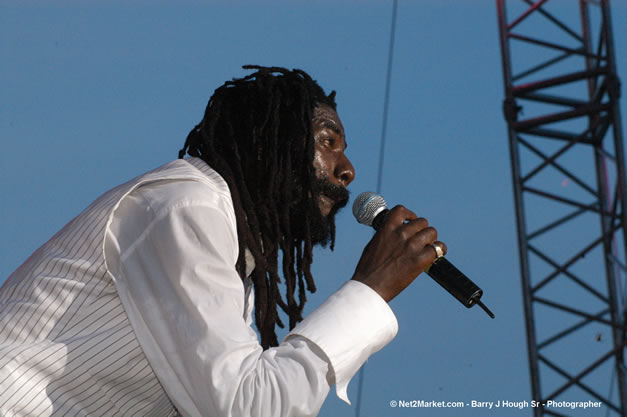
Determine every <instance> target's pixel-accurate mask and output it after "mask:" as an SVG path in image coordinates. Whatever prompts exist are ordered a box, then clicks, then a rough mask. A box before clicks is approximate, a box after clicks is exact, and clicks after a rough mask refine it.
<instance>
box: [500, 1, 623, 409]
mask: <svg viewBox="0 0 627 417" xmlns="http://www.w3.org/2000/svg"><path fill="white" fill-rule="evenodd" d="M496 5H497V10H498V23H499V34H500V43H501V56H502V63H503V79H504V84H505V100H504V106H503V110H504V114H505V119H506V121H507V126H508V135H509V145H510V157H511V167H512V178H513V188H514V202H515V207H516V223H517V231H518V244H519V256H520V269H521V281H522V290H523V303H524V310H525V323H526V331H527V347H528V360H529V368H530V377H531V393H532V397H533V399H534V400H535V401H538V402H539V403H541V404H547V401H549V400H554V401H570V402H573V401H575V402H576V401H597V402H601V403H602V406H603V413H604V414H605V415H607V416H610V415H611V416H623V417H625V416H627V380H626V374H627V372H626V369H625V349H626V346H627V339H626V319H627V317H626V313H625V311H626V310H625V301H626V297H625V294H626V292H625V288H624V287H625V277H626V276H627V273H626V267H625V265H627V261H626V260H627V233H626V231H625V225H626V224H627V221H626V220H627V202H626V199H627V189H626V187H625V161H624V159H625V153H624V148H623V139H622V126H621V119H620V109H619V95H620V82H619V79H618V77H617V75H616V64H615V55H614V45H613V38H612V28H611V17H610V6H609V0H579V1H578V2H576V1H569V2H551V1H549V0H539V1H535V2H534V1H531V0H496ZM506 5H507V11H506ZM569 9H570V10H569ZM579 412H581V410H579V411H577V410H576V409H569V408H560V407H551V406H548V405H542V406H540V407H537V408H533V413H534V415H535V416H536V417H541V416H549V415H550V416H563V415H569V414H571V413H573V414H578V413H579ZM597 415H601V414H597Z"/></svg>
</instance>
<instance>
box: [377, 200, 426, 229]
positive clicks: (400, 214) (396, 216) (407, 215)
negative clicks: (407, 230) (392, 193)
mask: <svg viewBox="0 0 627 417" xmlns="http://www.w3.org/2000/svg"><path fill="white" fill-rule="evenodd" d="M417 218H418V216H416V213H414V212H413V211H411V210H410V209H408V208H407V207H405V206H401V205H398V206H395V207H394V208H393V209H392V210H390V212H389V213H388V214H387V218H386V219H385V224H384V225H383V227H384V228H386V229H390V230H392V229H396V228H397V227H399V226H402V225H404V224H405V222H408V221H409V222H411V221H412V220H415V219H417Z"/></svg>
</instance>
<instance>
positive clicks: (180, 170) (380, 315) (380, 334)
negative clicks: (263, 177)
mask: <svg viewBox="0 0 627 417" xmlns="http://www.w3.org/2000/svg"><path fill="white" fill-rule="evenodd" d="M170 172H172V173H173V174H170ZM168 175H170V176H171V178H170V177H168V178H169V179H160V178H161V177H160V176H168ZM174 176H175V177H176V178H174ZM128 184H130V185H124V186H120V187H118V188H119V190H120V191H115V190H112V192H110V193H107V194H105V195H104V196H103V197H102V198H101V199H99V200H98V201H97V202H95V203H94V205H92V206H93V208H92V206H90V208H89V209H87V210H86V213H87V214H82V215H81V216H78V217H77V219H75V220H73V221H72V222H70V224H68V225H67V226H66V227H65V228H64V229H63V231H62V232H60V233H59V234H57V235H55V237H53V238H52V239H51V241H50V242H48V243H47V244H46V245H44V247H42V249H40V250H38V251H37V252H36V253H35V254H33V256H32V257H31V258H29V260H28V261H27V262H26V263H25V264H24V265H23V266H22V267H20V269H18V271H16V273H15V274H14V275H15V276H12V277H10V278H9V281H7V285H6V288H3V289H2V291H0V326H1V325H2V323H6V325H7V326H9V327H8V328H9V330H10V328H15V325H14V324H13V323H15V322H16V321H15V317H16V316H15V314H17V313H14V312H12V311H13V310H15V311H20V313H19V314H21V315H22V316H23V317H31V318H24V319H20V320H21V321H20V326H21V327H19V328H17V330H19V329H34V328H40V327H42V325H41V324H39V323H41V320H42V319H45V323H46V324H45V325H46V326H48V327H49V328H50V329H52V330H51V331H48V330H46V328H45V327H43V328H42V329H43V330H38V331H37V332H33V331H32V330H29V331H28V332H27V333H28V334H25V332H24V331H23V330H22V331H20V332H19V333H16V331H10V332H8V333H6V332H5V333H3V332H2V330H1V328H0V352H2V351H3V349H4V352H6V354H7V355H8V356H5V358H9V359H8V360H10V361H11V362H10V363H11V364H15V365H11V368H10V369H9V368H4V369H2V368H1V367H0V388H3V387H4V388H6V389H11V390H13V391H11V392H13V393H18V394H19V395H20V396H22V397H24V398H27V399H28V398H34V399H36V404H41V405H37V407H40V408H37V410H39V409H46V410H48V411H46V412H45V413H43V412H42V413H41V414H40V415H56V414H64V412H63V410H66V409H67V410H72V412H74V410H77V409H79V410H80V409H87V408H88V407H95V406H96V405H98V404H99V402H100V403H102V405H101V406H100V408H99V410H105V409H106V410H107V412H106V413H104V412H103V413H102V415H105V414H106V415H120V414H121V415H157V414H154V413H153V412H152V411H151V412H148V411H147V410H151V409H154V410H157V409H159V410H161V411H159V413H162V412H163V413H168V412H167V407H165V408H164V406H165V405H166V404H165V403H163V398H161V397H158V393H159V392H160V391H159V390H160V389H161V387H162V389H163V391H164V392H165V393H166V394H167V397H168V398H169V400H170V401H172V403H174V405H175V406H176V407H177V409H178V410H179V411H180V413H181V414H182V415H183V416H186V417H200V416H203V417H210V416H220V417H229V416H233V417H234V416H259V417H263V416H271V417H275V416H294V417H298V416H313V415H316V414H317V413H318V411H319V409H320V407H321V406H322V403H323V402H324V399H325V397H326V395H327V394H328V391H329V389H330V386H331V385H332V384H336V392H337V395H338V396H339V397H340V398H342V399H343V400H345V401H347V402H348V398H347V395H346V388H347V385H348V383H349V381H350V379H351V378H352V376H353V375H354V374H355V373H356V371H357V370H358V369H359V367H361V365H362V364H363V363H364V361H365V360H366V359H367V358H368V357H369V356H370V355H371V354H372V353H374V352H376V351H378V350H379V349H381V348H382V347H383V346H385V345H386V344H387V343H389V341H390V340H391V339H392V338H393V337H394V336H395V334H396V331H397V322H396V319H395V317H394V314H393V313H392V311H391V310H390V308H389V307H388V305H387V303H386V302H385V301H383V299H382V298H381V297H380V296H379V295H378V294H376V293H375V292H374V291H373V290H372V289H370V288H369V287H367V286H366V285H364V284H362V283H359V282H356V281H347V282H345V283H344V284H343V285H342V281H345V278H344V277H317V278H318V279H336V280H337V281H338V286H340V285H341V288H340V289H339V290H338V291H337V292H336V293H334V294H333V295H332V296H331V297H329V298H328V299H327V300H326V301H325V302H324V303H323V304H322V305H321V306H320V307H318V308H317V309H315V310H314V311H313V312H312V313H311V314H309V316H307V317H306V318H305V320H304V321H303V322H301V323H300V324H299V325H297V327H296V328H295V329H293V330H292V331H291V332H290V333H289V334H288V335H287V336H286V338H285V340H284V341H283V342H282V343H281V344H280V345H279V346H278V347H275V348H271V349H268V350H266V351H263V349H262V348H261V346H260V345H259V341H258V337H257V334H256V333H255V331H254V330H253V328H252V316H251V311H252V307H253V305H254V302H253V292H252V290H251V285H250V283H249V280H247V282H243V281H242V280H241V278H240V277H239V275H238V274H237V273H236V270H235V262H236V260H237V258H238V243H237V242H238V241H237V232H236V225H235V215H234V211H233V206H232V201H231V198H230V194H229V190H228V186H227V185H226V183H225V182H224V180H223V179H222V178H221V177H220V176H219V175H217V174H216V173H215V171H213V170H212V169H211V168H209V167H208V166H207V165H206V164H205V163H204V162H202V161H201V160H199V159H197V158H191V159H189V160H185V161H181V160H179V161H175V162H173V163H171V164H168V165H166V166H164V167H161V168H159V169H158V170H155V171H154V172H153V173H151V174H147V175H146V176H144V177H143V179H142V177H139V179H137V180H133V181H131V182H129V183H128ZM124 190H128V191H124ZM116 192H117V194H116ZM120 193H122V194H123V195H122V194H120ZM115 195H122V196H121V198H118V197H116V199H111V197H109V196H115ZM108 205H110V206H111V207H112V209H107V208H106V207H108ZM108 210H110V212H109V211H108ZM92 212H93V213H94V214H92ZM107 213H109V214H107ZM91 218H94V219H98V223H95V222H93V221H91V220H90V219H91ZM101 218H102V219H105V220H104V221H105V223H106V224H105V223H102V224H103V226H98V225H97V224H100V223H99V222H100V219H101ZM92 223H93V224H94V226H93V227H92V228H91V229H89V230H92V229H93V230H94V232H93V233H92V235H93V236H94V237H93V238H90V239H91V240H89V239H87V236H83V235H84V233H83V232H82V230H83V229H84V228H83V226H82V225H83V224H92ZM100 227H101V228H102V229H99V228H100ZM97 230H103V231H104V236H103V237H102V238H101V239H102V240H101V241H100V242H99V241H98V239H99V238H98V236H99V234H98V232H97ZM66 235H67V236H79V235H80V239H82V241H85V242H90V241H92V242H93V243H92V244H87V243H85V244H82V246H85V250H83V249H81V252H80V253H83V252H85V253H90V254H93V255H89V256H91V258H89V259H90V260H89V263H85V262H87V261H85V260H84V259H88V258H86V257H85V256H83V255H80V256H79V255H74V252H75V249H74V247H73V246H72V244H71V240H69V237H68V238H66ZM80 239H79V240H80ZM60 240H62V241H63V242H62V243H63V245H64V246H60V245H59V243H57V242H58V241H60ZM74 246H75V245H74ZM98 247H100V248H101V251H102V252H100V253H102V256H101V255H98V253H99V249H98ZM57 248H59V249H57ZM66 248H67V249H66ZM66 252H67V253H68V254H70V255H63V257H62V258H61V257H59V256H60V255H58V254H61V253H66ZM77 253H78V252H77ZM74 256H77V259H82V260H81V261H80V262H78V263H77V262H75V261H72V263H71V267H70V268H69V269H68V270H69V271H83V270H85V268H84V267H82V266H81V265H82V264H81V262H83V263H85V265H94V266H93V268H92V267H91V266H90V268H91V269H92V270H93V271H91V272H90V271H86V272H85V274H86V275H84V276H85V277H84V278H80V279H74V278H72V276H69V275H68V274H67V273H65V275H64V277H63V281H60V280H59V278H58V276H59V275H58V271H57V270H56V269H55V268H56V267H54V266H53V265H55V262H56V263H57V264H59V265H62V264H67V263H68V262H70V261H71V259H72V258H73V257H74ZM98 256H101V258H102V257H104V260H103V262H100V261H98V259H99V258H98ZM46 259H52V260H53V261H52V263H51V261H49V260H46ZM38 265H39V266H38ZM41 265H44V266H41ZM46 265H50V266H46ZM44 267H45V268H44ZM41 271H44V272H45V274H43V273H42V272H41ZM48 271H52V272H48ZM55 271H56V272H55ZM72 273H74V272H72ZM101 273H102V274H101ZM22 277H23V278H22ZM27 277H28V278H27ZM91 277H93V278H91ZM12 278H13V279H12ZM107 280H109V281H110V282H112V283H113V284H114V289H113V286H112V287H111V289H113V291H111V290H110V288H109V286H108V284H107ZM83 282H84V283H83ZM24 283H25V284H24ZM41 283H45V287H42V284H41ZM89 285H93V288H94V290H92V289H90V287H89ZM22 287H24V288H25V290H24V291H23V292H20V288H22ZM57 287H58V288H59V289H57ZM85 289H88V293H86V295H85V297H87V298H85V299H86V300H87V302H80V303H78V304H76V302H75V301H76V300H79V299H80V297H82V296H83V295H82V294H83V293H85ZM81 291H82V292H81ZM99 293H103V294H104V293H106V294H107V297H108V298H106V299H104V300H102V303H100V298H98V295H97V294H99ZM55 294H67V296H65V295H64V297H66V298H59V297H58V296H57V295H55ZM76 294H78V295H76ZM43 296H46V300H48V299H50V300H52V302H50V303H47V304H46V305H42V304H36V303H37V301H36V300H39V299H42V297H43ZM77 297H79V298H77ZM64 299H65V300H70V301H71V302H72V303H71V304H67V302H65V301H63V300H64ZM32 300H35V301H32ZM57 300H58V301H57ZM72 300H74V301H72ZM62 301H63V303H62ZM2 303H4V304H2ZM99 303H100V304H99ZM120 303H121V306H123V310H122V309H119V308H117V307H115V306H118V305H119V304H120ZM101 304H102V306H107V305H111V306H114V307H115V309H114V308H113V307H112V308H111V311H112V313H106V314H105V313H102V314H101V313H100V312H103V311H105V310H106V309H103V307H101V306H100V305H101ZM75 305H76V307H75ZM13 306H18V307H17V308H18V309H17V310H16V309H14V308H13ZM22 306H23V307H22ZM66 306H69V307H66ZM70 307H71V308H70ZM68 308H69V309H68ZM30 310H32V314H31V313H28V314H27V312H28V311H30ZM118 310H119V311H118ZM22 311H23V312H25V313H24V314H22V313H21V312H22ZM5 312H6V313H5ZM69 313H71V315H70V316H68V314H69ZM29 314H30V315H29ZM107 314H109V315H107ZM96 316H97V320H96V319H94V321H91V322H90V321H89V320H91V317H96ZM67 317H70V320H71V323H75V324H72V329H74V328H75V329H77V330H76V331H75V333H76V336H75V337H73V339H67V337H66V336H65V334H67V329H66V327H67V326H66V325H63V323H64V320H67ZM107 317H109V318H107ZM88 319H89V320H88ZM90 323H93V324H90ZM109 323H110V324H109ZM129 324H130V325H129ZM100 328H102V329H107V331H106V332H103V331H99V330H98V329H100ZM109 328H110V329H111V330H108V329H109ZM57 329H58V331H57ZM131 329H132V330H131ZM73 331H74V330H73ZM57 334H58V336H55V335H57ZM108 335H110V336H108ZM121 335H122V336H123V337H122V336H121ZM5 336H6V337H5ZM26 336H28V337H26ZM2 337H5V342H4V344H3V342H2ZM113 338H115V340H116V343H118V344H119V346H120V347H119V348H118V347H116V346H118V345H116V344H113V343H106V342H108V341H109V340H112V339H113ZM67 340H70V342H67ZM85 343H87V344H88V345H89V346H90V348H89V349H90V350H88V351H86V353H87V352H89V353H87V354H83V355H82V357H81V358H80V360H79V358H78V357H77V356H76V354H75V353H74V352H78V351H79V348H80V346H83V345H85ZM103 343H104V344H105V345H106V346H107V348H108V349H109V350H107V351H106V352H107V355H106V357H99V356H98V352H101V351H102V349H101V348H100V347H99V346H101V345H103ZM134 343H138V348H139V347H141V352H142V353H143V355H145V358H146V359H147V363H148V364H149V365H150V366H149V367H145V366H144V367H143V368H141V369H142V371H141V372H143V374H138V376H141V378H142V379H141V381H143V382H144V383H145V384H146V387H148V386H149V385H150V386H151V387H153V385H151V384H153V383H154V384H156V385H154V388H151V390H153V391H154V394H152V392H153V391H149V392H148V391H146V390H145V389H144V388H143V387H142V386H137V384H132V385H126V384H130V382H132V381H133V380H131V379H129V378H131V377H133V378H134V374H133V375H129V373H128V372H126V373H123V372H122V371H123V370H124V369H127V366H128V364H132V362H129V361H130V360H131V359H132V358H130V357H128V355H126V353H125V352H127V351H128V350H125V349H127V346H133V344H134ZM40 346H43V348H42V349H47V350H46V351H54V352H55V355H57V356H55V358H56V357H58V359H55V362H54V363H53V365H54V366H51V367H50V368H49V369H50V370H54V372H52V371H50V372H48V371H47V369H48V368H42V367H37V361H38V359H37V358H38V357H39V356H37V354H36V353H33V354H32V355H29V356H28V357H25V356H24V354H23V353H20V352H24V351H25V349H29V351H31V350H32V351H33V352H35V350H36V349H40ZM56 346H60V347H61V348H59V349H57V348H56ZM122 347H124V349H123V348H122ZM64 352H68V354H67V355H65V354H64ZM133 352H134V351H133ZM143 355H139V356H137V357H138V358H139V359H138V360H143V359H141V358H142V357H143ZM134 357H135V356H134ZM2 360H3V358H0V362H2ZM20 361H21V362H20ZM111 361H115V362H113V364H116V365H110V364H109V363H110V362H111ZM105 365H106V366H105ZM140 365H141V363H139V362H138V365H137V366H140ZM111 366H117V367H116V369H118V368H119V371H116V372H118V373H116V374H114V373H113V372H112V371H110V370H109V369H111ZM138 369H139V368H138ZM24 370H25V371H24ZM95 370H98V372H101V373H94V374H93V376H92V379H94V381H90V379H89V378H90V373H91V372H92V371H93V372H95ZM151 371H152V373H151ZM33 372H34V374H33ZM29 373H30V374H29ZM60 375H62V377H63V378H65V379H64V380H63V382H62V383H61V382H59V381H61V380H58V377H59V376H60ZM75 375H80V376H81V378H83V379H81V380H77V379H76V377H75ZM100 375H106V376H107V378H108V379H107V380H106V382H103V380H102V379H101V378H100ZM151 375H152V378H153V379H154V381H153V380H151ZM3 378H4V379H3ZM2 380H5V381H7V382H6V384H7V385H6V387H5V386H4V385H2ZM126 380H128V381H129V382H128V383H125V384H123V385H121V384H120V383H119V381H126ZM137 381H140V379H137ZM54 384H57V385H58V386H55V389H54V391H51V388H50V387H51V386H52V385H54ZM94 384H95V385H94ZM92 385H94V387H95V388H90V387H92ZM108 387H110V388H108ZM64 390H65V391H64ZM88 390H89V393H90V396H89V397H87V394H84V393H85V392H87V391H88ZM112 390H113V391H112ZM125 390H126V392H125ZM129 390H130V391H129ZM112 392H116V393H117V392H119V394H115V395H118V397H119V398H121V399H122V400H115V398H118V397H115V398H113V399H112V398H110V397H111V393H112ZM51 393H52V394H54V395H52V394H51ZM140 393H141V395H140ZM79 394H80V395H79ZM148 394H150V395H148ZM151 396H152V397H151ZM16 398H17V399H16ZM19 398H20V397H19V396H18V397H16V396H15V395H14V394H9V393H8V392H5V393H3V392H0V408H1V409H2V410H9V411H8V412H13V413H15V415H30V414H28V412H27V411H24V412H23V413H24V414H20V413H19V412H16V410H18V411H19V410H35V409H36V408H34V407H35V406H32V407H31V403H32V402H33V400H30V401H29V403H28V404H26V405H25V403H23V402H20V401H21V400H19ZM150 398H160V399H159V404H160V405H159V406H158V407H156V405H155V406H151V405H150ZM3 401H4V402H3ZM81 401H83V402H81ZM116 401H117V402H116ZM153 401H154V400H153ZM3 404H4V405H3ZM94 404H95V405H94ZM107 404H110V405H107ZM2 407H5V408H2ZM28 407H31V408H28ZM92 409H93V408H92ZM116 410H122V411H116ZM123 410H129V411H128V412H124V411H123ZM31 414H32V412H31ZM9 415H10V414H9ZM77 415H84V414H81V413H77Z"/></svg>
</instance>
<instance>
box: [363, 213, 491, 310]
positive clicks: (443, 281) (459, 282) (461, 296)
mask: <svg viewBox="0 0 627 417" xmlns="http://www.w3.org/2000/svg"><path fill="white" fill-rule="evenodd" d="M389 211H390V210H389V209H387V208H386V209H384V210H382V211H381V212H380V213H379V214H377V215H376V217H375V218H374V220H373V221H372V227H373V228H374V230H377V231H378V230H379V228H380V227H381V226H382V225H383V223H385V218H386V217H387V214H388V212H389ZM425 272H426V273H427V275H429V276H430V277H431V278H433V280H434V281H435V282H437V283H438V284H440V286H441V287H442V288H444V289H445V290H446V291H448V293H449V294H451V295H452V296H453V297H455V298H457V300H458V301H459V302H460V303H462V304H463V305H465V306H466V307H467V308H470V307H472V306H474V305H475V304H477V305H478V306H479V307H481V308H482V309H483V311H485V312H486V314H488V316H490V317H491V318H494V313H492V312H491V311H490V309H488V307H486V306H485V304H483V303H482V302H481V296H482V295H483V290H482V289H481V288H479V287H477V285H475V283H474V282H472V281H471V280H470V278H468V277H467V276H466V275H464V274H463V273H462V271H460V270H459V269H457V268H455V266H454V265H453V264H452V263H450V262H449V261H448V260H447V259H446V258H444V257H439V258H437V259H436V260H435V261H434V262H433V264H431V266H430V267H429V268H427V269H426V271H425Z"/></svg>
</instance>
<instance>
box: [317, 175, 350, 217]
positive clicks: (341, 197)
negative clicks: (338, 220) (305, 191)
mask: <svg viewBox="0 0 627 417" xmlns="http://www.w3.org/2000/svg"><path fill="white" fill-rule="evenodd" d="M313 191H314V193H316V194H319V195H323V196H325V197H328V198H330V199H331V200H333V201H334V202H335V206H334V207H333V209H334V211H337V210H338V209H340V208H342V207H344V206H345V205H346V204H347V203H348V200H349V198H350V192H349V191H348V190H347V189H346V188H344V187H342V186H340V185H336V184H333V183H332V182H331V181H329V180H328V179H326V178H317V179H316V181H315V182H314V184H313Z"/></svg>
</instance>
